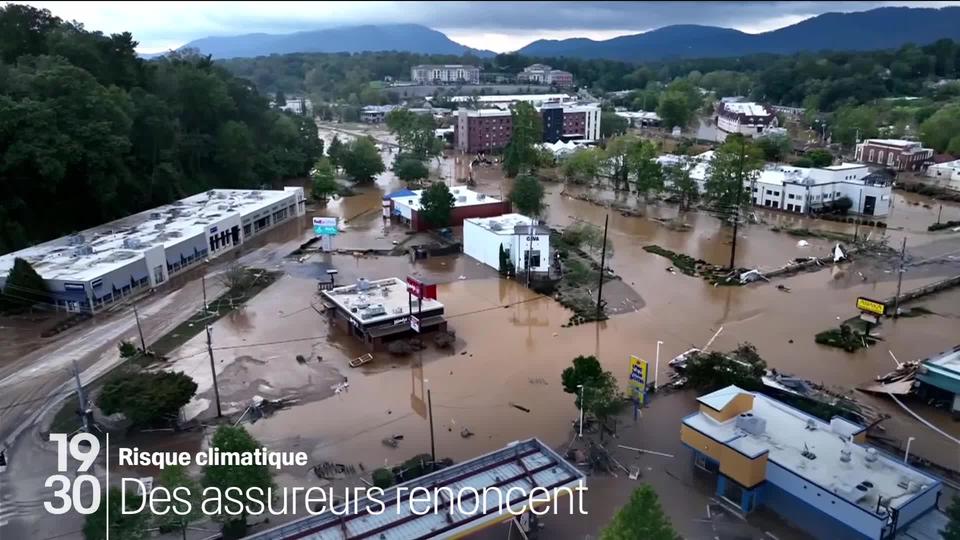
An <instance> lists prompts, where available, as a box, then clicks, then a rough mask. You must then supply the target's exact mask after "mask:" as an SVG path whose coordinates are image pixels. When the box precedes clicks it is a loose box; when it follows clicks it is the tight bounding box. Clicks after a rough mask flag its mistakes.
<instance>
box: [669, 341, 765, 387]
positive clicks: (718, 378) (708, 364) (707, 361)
mask: <svg viewBox="0 0 960 540" xmlns="http://www.w3.org/2000/svg"><path fill="white" fill-rule="evenodd" d="M766 371H767V363H766V362H765V361H764V360H763V359H762V358H760V355H759V354H757V349H756V347H754V346H753V345H751V344H750V343H742V344H740V345H739V346H738V347H737V349H736V350H734V351H732V352H730V353H726V354H724V353H721V352H717V351H711V352H709V353H703V352H701V353H697V354H694V355H692V356H691V357H690V358H688V359H687V364H686V366H685V367H684V370H683V374H684V376H685V377H687V381H688V384H690V386H691V387H693V388H696V389H698V390H703V391H708V392H709V391H713V390H716V389H718V388H724V387H727V386H730V385H731V384H733V385H736V386H739V387H740V388H743V389H744V390H757V389H760V388H762V387H763V382H762V379H761V377H763V375H764V374H766Z"/></svg>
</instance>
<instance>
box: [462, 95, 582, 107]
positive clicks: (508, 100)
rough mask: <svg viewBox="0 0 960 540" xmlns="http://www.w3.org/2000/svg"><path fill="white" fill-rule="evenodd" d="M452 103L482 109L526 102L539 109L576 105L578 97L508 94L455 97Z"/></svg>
mask: <svg viewBox="0 0 960 540" xmlns="http://www.w3.org/2000/svg"><path fill="white" fill-rule="evenodd" d="M450 101H452V102H454V103H472V102H474V101H476V103H477V104H478V105H479V106H480V107H500V108H503V109H508V108H510V106H511V105H513V104H515V103H519V102H521V101H526V102H529V103H531V104H532V105H534V106H536V107H539V106H540V105H543V104H545V103H574V102H576V101H577V96H572V95H570V94H507V95H502V96H453V97H452V98H450Z"/></svg>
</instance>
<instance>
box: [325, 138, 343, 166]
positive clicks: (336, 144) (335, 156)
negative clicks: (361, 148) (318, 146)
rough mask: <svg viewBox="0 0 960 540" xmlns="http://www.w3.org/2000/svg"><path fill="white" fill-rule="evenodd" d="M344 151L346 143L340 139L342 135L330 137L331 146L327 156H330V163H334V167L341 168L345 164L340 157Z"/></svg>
mask: <svg viewBox="0 0 960 540" xmlns="http://www.w3.org/2000/svg"><path fill="white" fill-rule="evenodd" d="M343 151H344V144H343V143H342V142H341V141H340V137H338V136H336V135H334V136H333V139H330V147H329V148H327V156H328V157H329V158H330V164H331V165H333V168H334V169H339V168H340V167H342V166H343V164H342V163H340V158H341V156H342V154H343Z"/></svg>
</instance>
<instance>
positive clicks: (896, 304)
mask: <svg viewBox="0 0 960 540" xmlns="http://www.w3.org/2000/svg"><path fill="white" fill-rule="evenodd" d="M906 255H907V239H906V237H904V239H903V247H901V248H900V267H899V268H898V269H897V296H895V297H894V298H893V317H894V318H897V317H898V316H899V315H900V286H901V285H902V284H903V262H904V258H905V257H906Z"/></svg>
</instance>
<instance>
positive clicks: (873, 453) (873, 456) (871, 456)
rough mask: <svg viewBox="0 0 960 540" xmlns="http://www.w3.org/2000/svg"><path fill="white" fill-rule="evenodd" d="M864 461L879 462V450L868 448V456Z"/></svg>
mask: <svg viewBox="0 0 960 540" xmlns="http://www.w3.org/2000/svg"><path fill="white" fill-rule="evenodd" d="M863 459H864V461H866V462H867V463H876V462H877V449H876V448H867V454H866V456H864V458H863Z"/></svg>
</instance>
